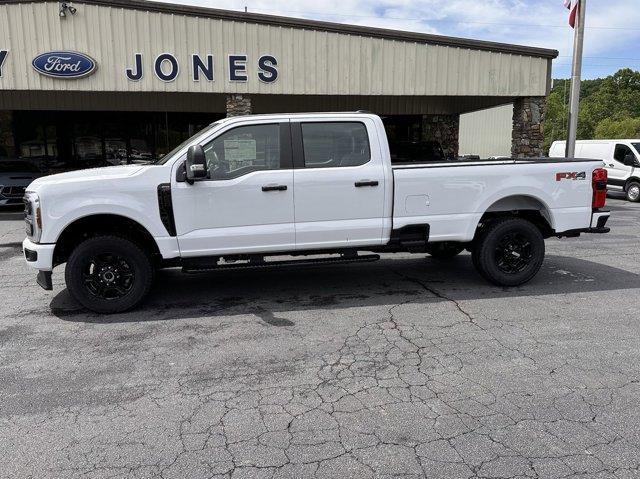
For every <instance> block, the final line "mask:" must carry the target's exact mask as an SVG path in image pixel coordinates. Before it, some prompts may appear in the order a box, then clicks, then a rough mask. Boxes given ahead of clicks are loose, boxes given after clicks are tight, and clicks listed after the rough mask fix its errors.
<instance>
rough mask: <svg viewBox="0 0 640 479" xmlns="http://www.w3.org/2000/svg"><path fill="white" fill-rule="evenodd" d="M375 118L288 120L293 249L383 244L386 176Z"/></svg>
mask: <svg viewBox="0 0 640 479" xmlns="http://www.w3.org/2000/svg"><path fill="white" fill-rule="evenodd" d="M375 131H376V130H375V128H374V124H373V121H372V120H370V119H367V118H364V119H362V118H360V119H357V120H356V119H354V120H342V121H304V120H303V121H294V120H292V122H291V133H292V141H293V160H294V168H295V169H294V198H295V230H296V249H316V248H320V249H323V248H340V247H352V246H362V245H379V244H381V243H382V234H383V215H384V200H385V174H384V166H383V159H382V154H381V151H380V148H379V145H378V138H377V136H376V134H375Z"/></svg>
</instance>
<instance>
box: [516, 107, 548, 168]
mask: <svg viewBox="0 0 640 479" xmlns="http://www.w3.org/2000/svg"><path fill="white" fill-rule="evenodd" d="M546 103H547V98H546V97H544V96H531V97H524V98H518V99H517V100H516V101H515V102H514V104H513V130H512V133H511V156H512V157H513V158H536V157H541V156H542V147H543V143H544V112H545V107H546Z"/></svg>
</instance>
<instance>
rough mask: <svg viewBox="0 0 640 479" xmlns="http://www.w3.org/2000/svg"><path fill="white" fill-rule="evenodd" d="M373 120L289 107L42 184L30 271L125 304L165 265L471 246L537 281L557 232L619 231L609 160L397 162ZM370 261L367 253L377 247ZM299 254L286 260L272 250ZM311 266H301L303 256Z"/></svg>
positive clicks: (34, 202)
mask: <svg viewBox="0 0 640 479" xmlns="http://www.w3.org/2000/svg"><path fill="white" fill-rule="evenodd" d="M391 153H392V152H390V150H389V144H388V143H387V138H386V135H385V130H384V126H383V124H382V121H381V120H380V118H379V117H378V116H376V115H373V114H369V113H360V112H358V113H337V114H336V113H332V114H325V113H322V114H288V115H287V114H282V115H256V116H247V117H235V118H228V119H224V120H221V121H218V122H215V123H213V124H212V125H210V126H209V127H208V128H206V129H204V130H203V131H201V132H200V133H198V134H197V135H195V136H194V137H192V138H190V139H189V140H187V141H186V142H184V143H183V144H181V145H180V146H178V147H177V148H176V149H175V150H173V151H172V152H170V153H169V154H167V155H166V156H164V157H163V158H162V159H161V160H160V161H158V162H157V163H155V164H152V165H146V166H140V165H130V166H115V167H108V168H97V169H90V170H82V171H76V172H71V173H63V174H58V175H53V176H48V177H43V178H39V179H37V180H35V181H34V182H33V183H31V185H29V187H28V188H27V192H26V196H25V199H24V201H25V220H26V226H27V236H28V237H27V239H25V240H24V243H23V249H24V255H25V259H26V261H27V264H28V265H29V266H31V267H33V268H35V269H36V270H39V273H38V283H39V284H40V285H41V286H42V287H44V288H45V289H49V290H50V289H52V280H51V274H52V273H51V272H52V270H53V268H54V267H55V266H57V265H60V264H63V263H66V269H65V280H66V284H67V288H68V290H69V292H70V293H71V295H72V296H73V297H74V298H75V299H76V300H77V301H78V302H79V303H80V304H82V305H83V306H84V307H86V308H88V309H90V310H92V311H96V312H102V313H113V312H120V311H124V310H127V309H129V308H132V307H134V306H135V305H137V304H138V303H139V302H140V301H141V300H142V299H143V298H144V296H145V295H146V294H147V293H148V292H149V289H150V288H151V286H152V282H153V278H154V272H155V271H156V269H157V268H162V267H182V268H183V270H184V271H186V272H199V271H210V270H214V269H215V270H219V269H225V268H240V267H255V266H265V265H272V264H275V265H281V264H283V263H285V264H289V263H293V262H301V263H307V264H308V263H312V264H315V263H317V262H332V261H336V262H345V261H347V262H357V261H371V260H374V259H378V255H377V253H385V252H410V253H422V254H424V253H429V254H431V255H433V256H435V257H438V258H447V257H453V256H455V255H456V254H458V253H460V252H461V251H463V250H464V249H467V250H469V251H471V256H472V259H473V263H474V265H475V267H476V268H477V270H478V272H479V273H480V274H481V275H482V276H483V277H484V278H486V279H487V280H489V281H491V282H492V283H495V284H498V285H503V286H515V285H519V284H522V283H525V282H526V281H528V280H530V279H531V278H532V277H533V276H534V275H535V274H536V273H537V272H538V270H539V268H540V266H541V264H542V261H543V259H544V249H545V245H544V239H545V238H548V237H552V236H557V237H571V236H578V235H579V234H580V233H582V232H589V233H606V232H608V231H609V229H608V228H606V226H605V223H606V222H607V219H608V218H609V212H608V211H607V210H604V209H603V207H604V203H605V195H606V184H607V175H606V170H604V169H602V168H601V167H602V166H603V164H602V161H600V160H581V159H575V160H568V159H522V160H513V159H508V160H495V161H472V162H467V161H449V162H446V161H443V162H435V163H426V162H421V161H420V159H419V158H415V159H411V160H412V161H410V162H408V163H403V164H392V162H391V158H392V156H391ZM363 252H366V254H363ZM283 255H286V256H287V257H291V258H292V259H287V260H282V259H278V258H277V259H274V258H273V257H274V256H283ZM300 258H302V259H300Z"/></svg>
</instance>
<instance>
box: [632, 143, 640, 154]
mask: <svg viewBox="0 0 640 479" xmlns="http://www.w3.org/2000/svg"><path fill="white" fill-rule="evenodd" d="M631 144H632V145H633V147H634V148H635V149H636V151H637V152H638V153H640V143H631Z"/></svg>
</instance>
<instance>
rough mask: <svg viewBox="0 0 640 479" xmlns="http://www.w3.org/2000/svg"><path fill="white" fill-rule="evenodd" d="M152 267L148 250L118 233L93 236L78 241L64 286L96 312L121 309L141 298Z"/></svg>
mask: <svg viewBox="0 0 640 479" xmlns="http://www.w3.org/2000/svg"><path fill="white" fill-rule="evenodd" d="M154 274H155V269H154V267H153V264H152V261H151V258H150V256H149V254H147V253H146V252H145V251H143V250H142V248H141V247H140V246H139V245H138V244H136V243H135V242H133V241H131V240H129V239H127V238H123V237H119V236H94V237H92V238H89V239H87V240H85V241H83V242H82V243H80V244H79V245H78V246H77V247H76V248H75V249H74V250H73V252H72V253H71V255H70V256H69V259H68V261H67V266H66V268H65V281H66V283H67V289H68V290H69V293H70V294H71V296H73V298H74V299H75V300H76V301H78V303H80V304H81V305H82V306H84V307H85V308H87V309H89V310H91V311H94V312H96V313H120V312H123V311H126V310H128V309H131V308H133V307H135V306H136V305H137V304H139V303H140V301H142V299H144V297H145V296H146V295H147V293H148V292H149V290H150V289H151V284H152V282H153V278H154Z"/></svg>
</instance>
